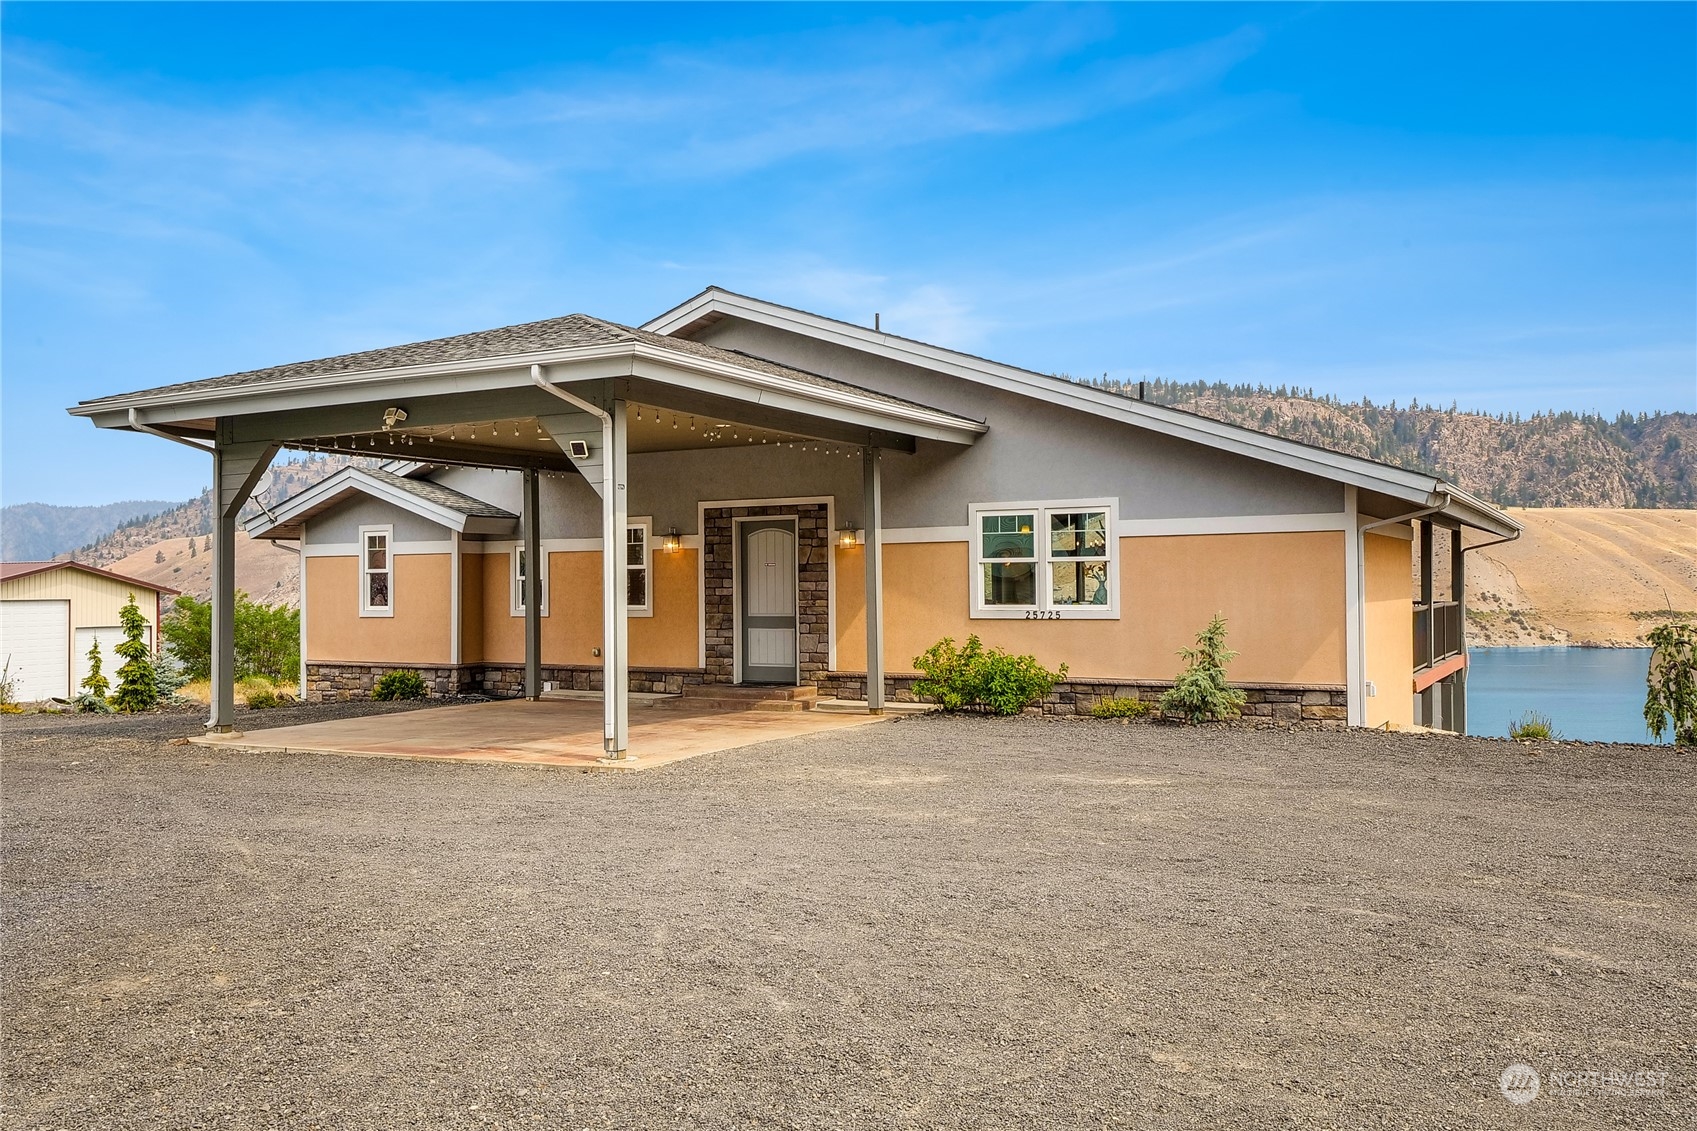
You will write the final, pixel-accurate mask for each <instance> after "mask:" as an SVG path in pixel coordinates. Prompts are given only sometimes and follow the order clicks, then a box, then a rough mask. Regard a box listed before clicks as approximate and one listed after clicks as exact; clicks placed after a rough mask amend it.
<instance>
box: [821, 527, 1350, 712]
mask: <svg viewBox="0 0 1697 1131" xmlns="http://www.w3.org/2000/svg"><path fill="white" fill-rule="evenodd" d="M970 550H971V547H970V546H969V545H968V544H966V543H964V542H952V543H935V542H932V543H912V544H902V545H892V546H886V547H885V548H884V574H885V587H884V594H885V598H884V599H885V610H884V634H885V640H886V644H885V653H884V655H885V661H884V662H885V667H886V669H887V670H889V671H911V670H913V658H914V657H915V656H917V655H918V654H919V653H920V652H922V651H924V650H925V649H926V648H927V647H929V646H930V645H931V644H933V643H934V642H936V641H937V640H938V639H939V638H941V637H944V636H953V637H954V638H955V639H956V640H964V639H965V638H966V637H967V636H968V635H969V634H972V633H976V634H978V636H979V637H980V638H982V639H983V640H984V642H985V644H987V645H999V646H1001V647H1004V648H1007V649H1008V650H1009V651H1012V652H1029V653H1032V654H1033V655H1035V656H1036V657H1037V658H1038V660H1040V661H1041V662H1042V663H1044V664H1046V665H1047V666H1049V667H1055V666H1057V665H1059V664H1061V663H1065V664H1067V665H1068V667H1069V669H1070V673H1069V674H1070V675H1071V676H1072V677H1073V678H1085V679H1088V678H1092V677H1116V678H1127V679H1171V678H1172V677H1173V676H1174V675H1175V674H1176V673H1177V672H1178V670H1179V667H1180V666H1181V661H1180V660H1179V658H1178V656H1177V654H1176V653H1177V651H1178V649H1179V648H1181V647H1183V646H1185V645H1188V644H1191V643H1193V642H1194V640H1195V637H1196V633H1197V632H1199V631H1200V630H1201V629H1202V628H1203V627H1204V626H1205V625H1206V624H1207V622H1208V618H1209V617H1210V616H1212V615H1213V614H1214V613H1215V612H1219V613H1222V614H1223V615H1224V616H1225V618H1226V622H1227V627H1228V630H1229V632H1230V636H1229V641H1228V642H1229V644H1230V646H1231V647H1233V648H1235V649H1237V650H1238V652H1239V653H1240V655H1239V656H1238V658H1237V659H1235V660H1234V661H1232V664H1231V666H1230V668H1229V669H1228V671H1229V674H1230V677H1231V678H1232V679H1233V680H1235V681H1237V682H1239V683H1295V684H1338V685H1341V684H1342V683H1344V681H1345V674H1344V668H1345V659H1344V603H1345V595H1344V559H1343V554H1344V544H1343V534H1342V533H1341V532H1336V531H1315V532H1302V533H1290V534H1223V535H1186V536H1175V537H1139V538H1122V539H1120V553H1121V558H1120V619H1119V620H1062V621H1025V620H972V619H970V617H969V616H968V610H969V605H970V589H969V588H968V585H969V580H970V579H969V574H968V570H969V568H970V561H969V554H970ZM842 565H843V563H842V562H841V561H840V560H839V563H838V569H839V573H838V583H839V589H841V587H842V573H843V570H842ZM844 596H845V597H846V594H845V595H844ZM842 612H843V610H839V613H838V615H839V618H842ZM839 623H841V620H840V621H839ZM850 631H861V632H864V629H863V628H859V627H858V626H857V627H856V628H855V629H853V630H845V637H844V640H843V642H842V645H841V647H842V651H841V652H840V653H839V666H841V667H843V668H845V669H847V668H848V663H847V662H846V657H847V655H848V652H847V645H848V633H849V632H850Z"/></svg>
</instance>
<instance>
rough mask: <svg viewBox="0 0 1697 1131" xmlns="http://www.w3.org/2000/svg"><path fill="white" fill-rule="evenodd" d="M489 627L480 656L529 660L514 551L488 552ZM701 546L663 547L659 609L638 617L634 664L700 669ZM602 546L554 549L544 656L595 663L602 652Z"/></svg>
mask: <svg viewBox="0 0 1697 1131" xmlns="http://www.w3.org/2000/svg"><path fill="white" fill-rule="evenodd" d="M483 557H484V559H485V560H484V562H483V576H482V578H481V581H480V587H481V591H482V607H483V626H482V632H481V634H480V635H481V654H480V657H479V658H480V659H482V660H484V661H487V662H489V663H508V664H519V663H523V662H524V618H523V617H516V616H513V615H512V594H511V593H510V592H509V586H510V585H511V573H510V570H509V560H508V558H507V556H506V555H504V554H502V555H496V554H489V555H483ZM699 560H700V554H699V553H698V552H697V551H695V550H689V549H684V550H679V551H677V552H676V553H666V552H665V551H663V550H658V549H657V550H655V552H654V559H653V565H652V567H651V568H652V570H653V572H652V574H651V575H650V578H649V580H650V582H651V584H652V585H653V586H654V594H653V597H654V615H653V616H651V617H631V618H630V664H631V666H632V667H667V668H693V667H696V666H697V664H698V661H699V659H700V652H699V647H698V644H697V639H698V638H697V632H698V628H699V620H698V618H699V613H698V611H697V610H698V608H699V593H698V588H697V586H698V581H697V577H696V567H697V562H698V561H699ZM600 646H601V552H600V551H599V550H588V551H577V552H568V553H552V554H549V555H548V615H547V616H545V617H543V618H542V662H543V663H545V664H588V665H595V664H599V663H600V662H601V658H600V657H599V656H597V655H595V649H597V648H599V647H600Z"/></svg>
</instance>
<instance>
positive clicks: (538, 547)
mask: <svg viewBox="0 0 1697 1131" xmlns="http://www.w3.org/2000/svg"><path fill="white" fill-rule="evenodd" d="M522 474H523V482H522V486H523V495H524V500H523V504H522V506H521V508H520V509H521V510H522V511H523V514H522V516H521V518H520V522H521V523H522V529H523V531H524V697H525V698H526V699H540V698H542V530H541V524H540V521H539V516H540V513H541V509H542V508H541V505H540V504H541V488H540V486H539V480H540V476H538V475H537V474H536V469H535V468H529V467H527V468H525V469H524V472H523V473H522Z"/></svg>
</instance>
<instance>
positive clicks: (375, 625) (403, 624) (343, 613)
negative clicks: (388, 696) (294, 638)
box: [306, 554, 452, 664]
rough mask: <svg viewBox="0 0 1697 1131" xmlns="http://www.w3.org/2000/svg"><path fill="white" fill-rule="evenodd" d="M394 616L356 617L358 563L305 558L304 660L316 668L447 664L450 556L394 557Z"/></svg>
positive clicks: (325, 558) (323, 558) (409, 555)
mask: <svg viewBox="0 0 1697 1131" xmlns="http://www.w3.org/2000/svg"><path fill="white" fill-rule="evenodd" d="M394 562H395V579H394V580H395V593H394V601H395V615H394V616H392V617H362V616H360V615H359V559H358V558H357V557H352V556H348V557H309V558H307V559H306V570H307V577H306V593H307V600H308V602H310V604H311V607H310V608H309V609H308V610H307V617H306V655H307V658H308V659H309V660H311V661H313V662H314V663H335V662H346V661H355V662H362V663H406V662H412V663H420V664H445V663H448V662H449V649H450V647H451V643H452V642H451V640H450V626H449V618H448V580H449V576H450V572H451V569H452V562H451V558H450V555H448V554H397V555H395V558H394Z"/></svg>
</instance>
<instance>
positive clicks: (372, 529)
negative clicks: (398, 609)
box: [358, 526, 395, 617]
mask: <svg viewBox="0 0 1697 1131" xmlns="http://www.w3.org/2000/svg"><path fill="white" fill-rule="evenodd" d="M372 534H381V535H382V536H383V561H384V562H385V563H386V565H387V567H388V568H386V569H381V570H374V569H370V568H368V567H367V565H366V563H367V562H368V561H369V560H370V559H369V558H368V557H367V556H366V551H367V549H368V547H367V546H366V538H367V537H368V536H369V535H372ZM373 573H386V574H388V575H389V604H388V607H387V608H374V607H373V606H372V605H371V603H370V600H369V599H370V597H371V586H370V584H369V583H368V582H367V581H366V578H367V577H369V576H370V575H371V574H373ZM358 576H359V615H360V616H362V617H392V616H394V615H395V528H394V527H393V526H362V527H360V528H359V575H358Z"/></svg>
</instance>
